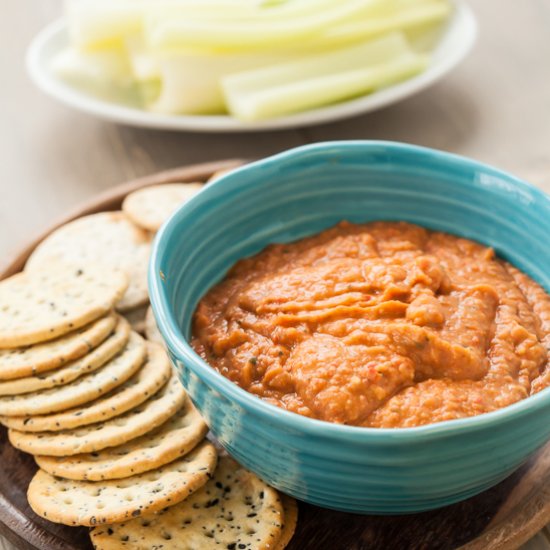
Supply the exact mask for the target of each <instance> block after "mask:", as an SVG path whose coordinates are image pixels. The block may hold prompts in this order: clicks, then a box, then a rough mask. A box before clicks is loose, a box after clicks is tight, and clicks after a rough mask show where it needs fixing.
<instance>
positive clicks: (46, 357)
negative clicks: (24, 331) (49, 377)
mask: <svg viewBox="0 0 550 550" xmlns="http://www.w3.org/2000/svg"><path fill="white" fill-rule="evenodd" d="M116 322H117V321H116V317H115V315H113V314H108V315H106V316H105V317H101V318H100V319H97V320H96V321H92V322H91V323H90V324H88V325H85V326H83V327H81V328H79V329H77V330H75V331H73V332H69V333H68V334H66V335H64V336H60V337H59V338H56V339H55V340H50V341H49V342H45V343H43V344H34V345H32V346H26V347H21V348H12V349H0V380H13V379H14V378H23V377H25V376H35V375H37V374H40V373H42V372H45V371H49V370H52V369H57V368H59V367H62V366H63V365H65V364H66V363H68V362H69V361H74V360H75V359H78V358H79V357H82V356H83V355H86V354H87V353H88V352H90V351H91V350H92V349H94V348H95V347H97V346H98V345H99V344H101V342H103V341H104V340H105V338H107V336H109V335H110V334H111V332H112V331H113V329H114V328H115V325H116Z"/></svg>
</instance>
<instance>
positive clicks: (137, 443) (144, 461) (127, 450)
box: [36, 399, 208, 481]
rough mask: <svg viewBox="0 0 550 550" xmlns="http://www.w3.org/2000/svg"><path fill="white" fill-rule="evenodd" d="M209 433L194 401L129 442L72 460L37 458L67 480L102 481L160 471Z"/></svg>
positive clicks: (188, 402)
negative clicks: (158, 425)
mask: <svg viewBox="0 0 550 550" xmlns="http://www.w3.org/2000/svg"><path fill="white" fill-rule="evenodd" d="M207 431H208V427H207V426H206V424H205V423H204V421H203V419H202V417H201V415H200V414H199V413H198V412H197V410H196V409H195V407H194V406H193V404H192V403H191V400H190V399H188V400H186V402H185V403H184V405H183V407H182V408H181V409H180V410H179V411H177V412H176V413H175V414H174V416H172V418H170V419H169V420H167V421H166V422H165V423H164V424H162V425H161V426H160V427H159V428H157V429H156V430H154V431H152V432H149V433H146V434H145V435H143V436H141V437H138V438H137V439H132V440H131V441H129V442H128V443H125V444H123V445H118V446H116V447H110V448H108V449H103V450H102V451H99V452H94V453H88V454H80V455H75V456H70V457H51V456H37V457H36V463H37V464H38V466H40V468H42V469H43V470H45V471H46V472H48V473H49V474H52V475H54V476H59V477H64V478H66V479H77V480H88V481H100V480H104V479H119V478H123V477H129V476H133V475H136V474H140V473H142V472H147V471H149V470H153V469H155V468H160V467H161V466H164V465H165V464H168V463H169V462H172V461H174V460H176V459H177V458H179V457H181V456H184V455H186V454H187V453H188V452H189V451H191V450H192V449H194V448H195V447H196V446H197V445H198V444H199V443H200V442H201V440H202V439H204V436H205V435H206V432H207Z"/></svg>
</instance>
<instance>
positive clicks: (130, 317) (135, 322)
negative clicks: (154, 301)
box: [123, 303, 149, 334]
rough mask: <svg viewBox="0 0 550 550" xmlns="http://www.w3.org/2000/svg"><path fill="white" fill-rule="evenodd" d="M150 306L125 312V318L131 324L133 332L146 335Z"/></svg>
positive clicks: (146, 305)
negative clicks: (146, 319) (146, 322)
mask: <svg viewBox="0 0 550 550" xmlns="http://www.w3.org/2000/svg"><path fill="white" fill-rule="evenodd" d="M148 308H149V304H148V303H147V304H145V305H143V306H139V307H136V308H134V309H130V310H128V311H125V312H124V314H123V315H124V318H125V319H126V320H127V321H128V322H129V323H130V325H131V327H132V329H133V330H135V331H136V332H139V333H140V334H145V317H146V315H147V310H148Z"/></svg>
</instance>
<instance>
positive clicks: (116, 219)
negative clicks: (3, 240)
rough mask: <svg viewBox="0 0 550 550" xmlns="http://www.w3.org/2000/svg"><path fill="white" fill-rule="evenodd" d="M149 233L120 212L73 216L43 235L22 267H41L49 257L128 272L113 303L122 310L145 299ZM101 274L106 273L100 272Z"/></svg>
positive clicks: (145, 300)
mask: <svg viewBox="0 0 550 550" xmlns="http://www.w3.org/2000/svg"><path fill="white" fill-rule="evenodd" d="M150 241H151V235H150V234H149V233H147V232H146V231H144V230H143V229H140V228H139V227H136V226H135V225H134V224H133V223H132V222H130V221H129V220H128V219H127V218H126V216H125V215H124V214H123V213H122V212H100V213H99V214H91V215H89V216H84V217H82V218H78V219H77V220H74V221H72V222H70V223H68V224H66V225H64V226H62V227H60V228H59V229H57V230H56V231H54V232H53V233H52V234H51V235H49V236H48V237H46V239H45V240H44V241H42V243H40V244H39V245H38V247H37V248H36V249H35V250H34V252H33V253H32V254H31V256H30V258H29V259H28V261H27V264H26V266H25V270H26V271H29V272H35V271H41V269H42V268H43V267H44V266H45V265H48V264H49V263H50V262H52V261H62V262H64V263H70V264H72V263H78V264H80V263H82V262H86V263H91V264H100V265H103V266H107V267H111V268H115V269H117V270H120V271H123V272H125V273H126V274H127V275H128V278H129V283H130V284H129V286H128V289H127V291H126V293H125V294H124V296H123V297H122V298H121V299H120V301H119V302H118V303H117V309H120V310H122V311H126V310H128V309H132V308H135V307H137V306H140V305H142V304H145V303H147V300H148V295H147V264H148V261H149V254H150V248H151V247H150ZM103 278H104V279H105V280H107V279H108V278H109V277H107V276H106V274H105V272H104V273H103Z"/></svg>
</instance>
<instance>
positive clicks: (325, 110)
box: [27, 0, 477, 132]
mask: <svg viewBox="0 0 550 550" xmlns="http://www.w3.org/2000/svg"><path fill="white" fill-rule="evenodd" d="M453 3H454V5H455V9H454V13H453V16H452V18H451V20H450V21H449V23H448V25H447V29H446V31H445V33H444V34H443V36H442V38H441V40H440V42H439V44H438V46H437V48H436V50H435V51H434V53H433V57H432V61H431V63H430V66H429V67H428V69H427V70H425V71H424V72H423V73H421V74H419V75H417V76H415V77H413V78H410V79H409V80H406V81H404V82H402V83H400V84H396V85H394V86H390V87H388V88H385V89H383V90H379V91H377V92H374V93H371V94H369V95H366V96H364V97H360V98H357V99H352V100H350V101H345V102H342V103H338V104H335V105H330V106H328V107H322V108H319V109H313V110H311V111H307V112H303V113H299V114H295V115H290V116H285V117H279V118H276V119H270V120H265V121H261V122H254V123H250V122H241V121H239V120H237V119H236V118H234V117H232V116H229V115H163V114H158V113H152V112H149V111H145V110H142V109H137V108H134V107H129V106H124V105H121V104H117V103H111V102H108V101H105V100H103V99H101V98H98V97H94V96H93V95H92V94H88V93H86V92H85V91H83V90H81V89H78V88H76V87H73V86H71V85H70V84H68V83H66V82H64V81H63V80H61V79H60V78H59V77H57V76H56V75H55V74H54V73H53V72H52V71H51V70H50V66H51V60H52V59H53V58H54V57H55V56H56V54H57V53H58V52H60V51H61V50H63V49H64V48H66V47H67V46H68V35H67V27H66V24H65V22H64V21H63V20H59V21H56V22H55V23H52V24H51V25H49V26H48V27H46V28H45V29H44V30H42V31H41V32H40V33H39V34H38V35H37V36H36V37H35V39H34V40H33V41H32V43H31V45H30V47H29V50H28V52H27V67H28V71H29V73H30V76H31V78H32V80H33V81H34V82H35V84H36V85H37V86H38V87H39V88H40V89H42V90H43V91H44V92H46V93H47V94H49V95H50V96H52V97H54V98H55V99H57V100H59V101H61V102H62V103H65V104H66V105H68V106H70V107H73V108H75V109H78V110H80V111H84V112H86V113H89V114H91V115H95V116H98V117H101V118H104V119H107V120H112V121H115V122H121V123H124V124H129V125H131V126H142V127H146V128H162V129H170V130H187V131H196V132H251V131H252V132H253V131H263V130H277V129H283V128H296V127H300V126H311V125H314V124H320V123H322V122H330V121H334V120H339V119H343V118H348V117H351V116H355V115H359V114H362V113H367V112H369V111H374V110H376V109H380V108H382V107H385V106H387V105H390V104H392V103H395V102H397V101H400V100H401V99H405V98H406V97H409V96H411V95H413V94H415V93H417V92H419V91H420V90H423V89H424V88H427V87H428V86H430V85H431V84H433V83H434V82H436V81H438V80H439V79H440V78H442V77H443V76H444V75H445V74H447V73H448V72H449V71H450V70H451V69H453V68H454V67H455V66H456V65H458V63H460V61H462V59H463V58H464V57H465V56H466V54H467V53H468V52H469V51H470V49H471V47H472V46H473V44H474V42H475V38H476V35H477V24H476V20H475V17H474V15H473V13H472V11H471V10H470V8H469V7H468V6H467V5H466V4H465V3H464V1H463V0H455V1H454V2H453Z"/></svg>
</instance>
